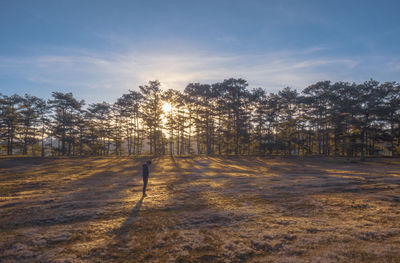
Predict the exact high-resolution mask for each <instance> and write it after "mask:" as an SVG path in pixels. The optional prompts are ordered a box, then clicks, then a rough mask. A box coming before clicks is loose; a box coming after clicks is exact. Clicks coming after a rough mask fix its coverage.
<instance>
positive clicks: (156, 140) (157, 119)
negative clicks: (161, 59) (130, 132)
mask: <svg viewBox="0 0 400 263" xmlns="http://www.w3.org/2000/svg"><path fill="white" fill-rule="evenodd" d="M139 88H140V91H141V93H142V95H143V107H142V110H143V112H142V114H143V121H144V124H145V125H146V127H147V134H148V138H149V144H150V154H154V155H158V154H160V153H161V152H162V148H163V147H164V146H163V142H164V140H163V138H162V122H161V115H162V113H163V111H162V94H161V89H160V82H159V81H158V80H156V81H149V83H148V84H147V85H144V86H140V87H139Z"/></svg>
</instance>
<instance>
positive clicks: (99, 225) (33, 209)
mask: <svg viewBox="0 0 400 263" xmlns="http://www.w3.org/2000/svg"><path fill="white" fill-rule="evenodd" d="M144 161H145V159H144V158H142V159H132V158H128V157H121V158H100V157H93V158H71V159H69V158H57V159H39V158H3V159H1V160H0V186H1V187H0V262H34V261H38V262H57V261H60V262H400V224H399V222H400V210H399V206H400V187H399V183H400V177H399V175H400V162H399V161H398V160H395V159H385V160H382V163H381V162H380V160H372V161H369V162H367V163H351V162H347V161H345V160H338V161H335V160H332V159H329V160H327V159H320V158H303V159H288V158H270V159H268V158H259V157H254V158H251V157H248V158H218V157H212V158H203V157H193V158H170V157H162V158H156V159H154V160H153V163H154V165H153V167H152V168H151V178H150V182H149V190H148V195H149V196H148V197H146V198H144V199H141V188H142V181H141V176H140V169H141V164H142V163H143V162H144Z"/></svg>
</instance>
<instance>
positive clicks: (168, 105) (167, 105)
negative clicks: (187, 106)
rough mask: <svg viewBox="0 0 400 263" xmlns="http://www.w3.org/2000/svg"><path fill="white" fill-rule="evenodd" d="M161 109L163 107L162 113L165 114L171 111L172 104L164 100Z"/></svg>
mask: <svg viewBox="0 0 400 263" xmlns="http://www.w3.org/2000/svg"><path fill="white" fill-rule="evenodd" d="M162 109H163V111H164V113H165V114H167V113H168V112H170V111H171V109H172V106H171V104H169V103H168V102H165V103H164V105H163V106H162Z"/></svg>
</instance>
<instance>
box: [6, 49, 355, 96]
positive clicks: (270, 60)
mask: <svg viewBox="0 0 400 263" xmlns="http://www.w3.org/2000/svg"><path fill="white" fill-rule="evenodd" d="M319 51H321V48H315V49H308V50H300V51H296V52H294V51H291V52H283V51H280V52H275V53H266V54H258V55H254V54H251V55H232V54H221V53H213V52H206V51H194V50H182V51H181V52H175V51H174V52H169V51H168V50H140V51H138V50H133V51H130V52H121V53H115V52H109V53H96V52H90V51H87V50H74V51H70V52H65V51H64V52H58V53H62V54H58V53H57V52H54V54H52V55H42V56H32V57H23V58H16V57H0V69H1V71H2V72H3V74H4V73H5V74H7V73H9V74H14V75H17V76H19V77H20V78H23V79H25V80H28V81H29V82H32V83H34V84H39V85H41V86H42V87H44V89H49V93H50V89H51V91H54V90H60V89H61V90H71V91H72V92H75V93H77V94H76V95H77V96H78V97H84V98H85V99H86V100H88V101H90V102H93V100H95V101H97V100H107V101H110V98H111V100H114V99H116V98H117V97H119V96H121V95H122V94H123V93H124V92H126V91H127V90H128V89H137V87H138V86H139V85H142V84H145V83H147V81H149V80H154V79H158V80H160V81H161V83H162V85H163V88H164V89H167V88H173V89H179V90H182V89H183V88H184V87H185V86H186V85H187V84H188V83H190V82H203V83H213V82H217V81H222V80H223V79H226V78H230V77H236V78H238V77H241V78H245V79H246V80H248V81H249V83H250V86H251V87H256V86H262V87H264V88H267V89H268V90H270V91H272V92H275V91H277V90H278V89H281V88H283V87H285V86H291V87H294V88H298V89H301V88H304V87H306V86H307V85H309V84H311V83H313V82H316V81H319V80H325V79H330V80H333V81H335V80H347V78H348V76H349V74H348V73H349V72H351V71H353V70H354V69H356V68H357V67H358V66H359V61H358V60H357V59H351V58H330V57H324V56H322V55H320V54H319V53H318V52H319ZM27 92H28V93H29V90H27Z"/></svg>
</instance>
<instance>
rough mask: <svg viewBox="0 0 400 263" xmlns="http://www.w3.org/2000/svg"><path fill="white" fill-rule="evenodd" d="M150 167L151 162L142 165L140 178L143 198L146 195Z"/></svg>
mask: <svg viewBox="0 0 400 263" xmlns="http://www.w3.org/2000/svg"><path fill="white" fill-rule="evenodd" d="M150 165H151V161H150V160H148V161H147V162H146V163H144V164H143V170H142V176H143V197H145V196H147V195H146V188H147V182H148V181H149V166H150Z"/></svg>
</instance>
